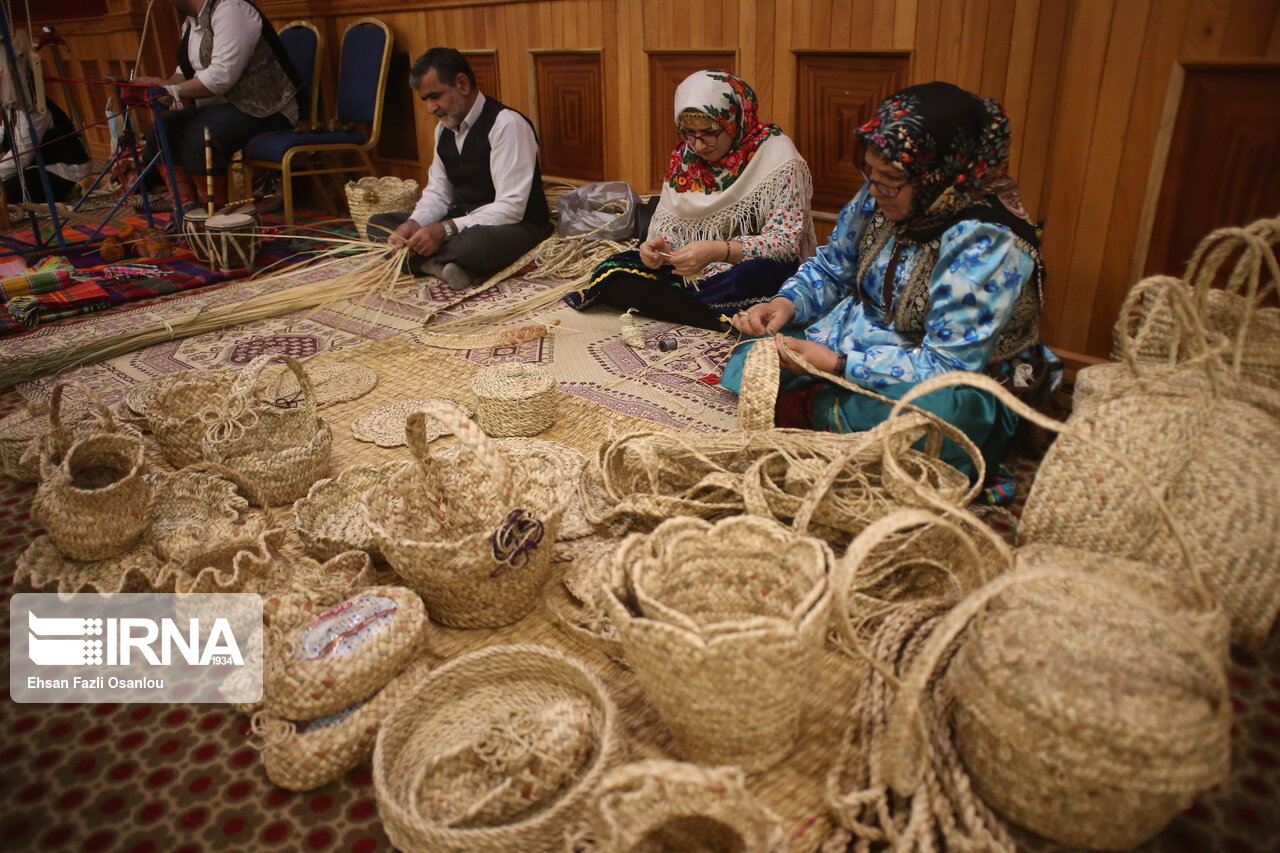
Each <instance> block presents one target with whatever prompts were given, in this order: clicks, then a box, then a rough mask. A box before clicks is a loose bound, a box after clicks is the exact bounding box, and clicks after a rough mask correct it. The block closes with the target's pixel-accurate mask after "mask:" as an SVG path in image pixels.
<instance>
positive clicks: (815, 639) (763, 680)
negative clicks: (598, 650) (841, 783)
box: [601, 516, 835, 772]
mask: <svg viewBox="0 0 1280 853" xmlns="http://www.w3.org/2000/svg"><path fill="white" fill-rule="evenodd" d="M834 561H835V557H834V555H833V554H832V552H831V548H830V546H828V545H827V544H826V543H825V542H823V541H821V540H819V539H815V538H813V537H810V536H804V535H801V534H798V533H796V532H795V531H793V530H790V529H789V528H787V527H784V526H783V525H781V524H779V523H777V522H776V521H772V520H769V519H763V518H757V517H753V516H739V517H735V518H728V519H724V520H723V521H720V522H717V523H715V524H711V523H709V522H706V521H704V520H702V519H699V518H673V519H669V520H667V521H665V522H663V523H662V524H660V525H659V526H658V527H657V529H656V530H654V531H653V533H649V534H633V535H631V536H629V537H628V538H627V539H626V540H625V541H624V542H623V543H622V547H620V548H619V549H618V551H617V553H616V554H615V555H614V558H613V567H612V571H611V574H610V577H609V581H608V583H606V584H605V585H604V587H603V589H602V590H601V599H602V601H603V604H604V608H605V611H606V613H607V615H608V616H609V618H610V619H611V620H612V622H613V624H614V626H616V628H617V631H618V635H619V638H620V640H621V645H622V649H623V652H624V654H625V656H626V659H627V662H628V663H629V664H630V665H631V668H632V669H633V670H634V671H635V674H636V678H637V679H638V680H639V681H640V685H641V686H642V687H643V688H644V691H645V694H646V695H647V696H648V697H649V701H651V702H652V703H653V705H654V707H656V708H657V709H658V714H659V715H660V716H661V717H662V721H663V722H664V723H666V725H667V728H669V729H670V730H671V733H672V735H673V737H674V741H675V752H676V754H677V755H679V756H680V757H681V758H684V759H686V760H689V761H695V762H698V763H700V764H730V763H731V764H736V765H738V766H740V767H742V768H743V769H744V770H747V771H748V772H751V771H756V770H762V769H764V768H767V767H770V766H772V765H773V764H776V763H777V762H778V761H780V760H782V758H783V757H785V756H786V755H787V753H789V752H790V751H791V749H792V747H793V746H794V745H795V741H796V738H797V737H798V735H799V730H800V713H801V710H802V705H803V703H801V702H799V701H797V700H796V697H797V696H800V695H802V694H803V693H804V692H805V691H806V690H809V689H811V686H812V684H813V683H814V681H815V679H816V678H817V675H818V669H819V667H820V666H821V655H822V647H823V644H824V642H825V640H826V635H827V629H828V627H829V624H830V616H831V585H830V572H831V569H832V565H833V563H834Z"/></svg>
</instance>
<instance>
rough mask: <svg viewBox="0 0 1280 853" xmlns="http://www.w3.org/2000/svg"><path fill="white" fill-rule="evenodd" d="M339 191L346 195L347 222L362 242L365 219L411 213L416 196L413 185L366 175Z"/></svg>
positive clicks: (365, 233) (366, 233)
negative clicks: (350, 223)
mask: <svg viewBox="0 0 1280 853" xmlns="http://www.w3.org/2000/svg"><path fill="white" fill-rule="evenodd" d="M343 189H344V190H345V191H346V194H347V206H348V207H349V208H350V209H351V221H352V222H353V223H355V226H356V230H357V231H359V232H360V239H362V240H367V239H369V230H368V229H369V217H371V216H376V215H377V214H379V213H403V212H406V211H411V210H413V208H414V206H415V205H417V203H418V196H419V195H420V193H419V191H418V182H417V181H415V180H412V179H401V178H397V177H394V176H393V175H386V176H383V177H381V178H375V177H373V176H372V175H369V176H366V177H363V178H361V179H360V180H358V181H347V183H346V186H345V187H344V188H343Z"/></svg>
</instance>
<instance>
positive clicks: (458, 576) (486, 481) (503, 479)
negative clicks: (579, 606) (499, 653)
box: [363, 403, 564, 628]
mask: <svg viewBox="0 0 1280 853" xmlns="http://www.w3.org/2000/svg"><path fill="white" fill-rule="evenodd" d="M429 417H432V418H437V419H439V420H441V421H443V422H444V423H445V425H446V426H448V427H449V428H450V430H451V431H452V432H453V434H454V435H456V436H458V438H459V439H460V440H461V441H462V443H463V445H464V446H465V447H466V448H468V452H461V453H458V454H457V455H456V456H455V457H454V458H453V459H451V460H448V461H444V460H440V459H439V458H438V457H435V456H432V455H431V453H430V451H429V450H428V448H427V443H426V440H425V433H426V426H425V424H426V419H427V418H429ZM405 431H406V437H407V438H408V442H409V449H410V451H412V453H413V455H414V457H415V458H416V459H417V460H418V461H417V463H416V464H411V465H406V466H405V467H404V468H402V469H401V470H400V471H399V472H397V473H396V474H394V475H393V476H392V477H391V480H390V481H389V482H388V483H387V484H386V485H377V486H374V487H373V488H371V489H370V490H369V491H368V492H366V493H365V495H364V498H363V501H364V508H365V516H366V519H367V523H368V525H369V530H370V531H371V532H372V533H373V537H374V540H375V541H376V542H377V545H378V549H379V550H380V551H381V552H382V555H383V556H384V557H385V558H386V560H387V562H388V563H390V564H391V566H392V568H394V569H395V570H396V571H397V572H398V573H399V574H400V576H401V577H403V578H404V579H405V581H406V582H407V583H408V584H409V585H410V586H412V587H413V588H414V589H416V590H418V592H419V593H421V595H422V597H423V598H424V599H425V600H426V602H427V607H428V609H429V610H430V611H431V618H432V619H434V620H435V621H437V622H440V623H442V624H445V625H449V626H451V627H455V628H497V627H501V626H503V625H509V624H511V623H512V622H515V621H516V620H518V619H520V618H521V617H523V616H524V615H525V614H526V613H528V612H529V611H530V610H532V609H533V607H534V606H535V605H536V604H537V603H538V601H539V600H540V598H541V593H542V588H543V586H544V585H545V583H546V581H547V579H548V577H549V573H550V569H551V554H552V550H553V546H554V544H555V540H556V535H557V532H558V531H559V528H560V519H561V517H562V515H563V513H564V504H563V503H552V504H551V505H549V506H548V505H545V504H544V505H542V506H538V505H536V504H534V503H533V502H532V501H531V500H530V499H529V495H527V494H526V492H525V489H524V480H525V477H526V476H527V475H525V474H524V473H522V472H518V471H515V470H514V469H513V468H512V466H511V465H510V464H509V463H508V462H507V460H506V458H505V457H504V455H503V454H502V452H501V451H499V450H498V449H497V448H496V447H494V446H493V444H492V442H491V441H490V440H489V438H488V436H486V435H485V434H484V432H483V431H481V429H480V428H479V426H477V425H476V423H475V422H474V421H472V420H471V419H470V418H468V417H466V416H465V415H464V414H462V413H461V412H460V411H459V410H458V409H457V408H456V407H454V406H450V405H448V404H443V403H433V404H431V405H428V406H424V407H423V408H422V409H420V410H419V411H416V412H413V413H411V414H410V415H409V417H408V418H407V420H406V424H405ZM539 494H541V495H544V496H546V495H550V496H551V497H550V499H551V500H555V493H553V492H548V491H547V490H545V489H540V490H539ZM544 499H545V498H544Z"/></svg>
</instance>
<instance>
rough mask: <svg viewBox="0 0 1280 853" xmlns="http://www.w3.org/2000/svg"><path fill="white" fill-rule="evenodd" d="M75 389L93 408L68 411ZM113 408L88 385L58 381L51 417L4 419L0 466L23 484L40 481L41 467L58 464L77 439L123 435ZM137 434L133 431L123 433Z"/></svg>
mask: <svg viewBox="0 0 1280 853" xmlns="http://www.w3.org/2000/svg"><path fill="white" fill-rule="evenodd" d="M69 390H75V391H77V392H79V393H80V394H81V395H83V396H84V397H85V398H86V399H88V400H89V403H90V404H91V408H89V409H87V410H86V409H75V410H71V411H68V410H67V409H66V407H65V406H64V403H63V397H64V396H65V394H66V392H67V391H69ZM121 431H122V430H121V428H120V427H119V426H118V425H117V424H116V419H115V416H114V415H113V414H112V413H111V409H110V408H109V407H108V406H107V405H106V404H105V403H104V402H102V400H101V399H100V398H99V397H98V395H97V394H95V393H94V392H93V390H92V389H90V388H89V386H87V385H83V384H81V383H79V382H75V381H65V382H59V383H57V384H56V385H54V386H53V393H52V395H51V396H50V398H49V410H48V416H47V417H46V416H44V415H42V414H35V413H32V412H30V411H27V412H23V413H22V414H19V415H17V416H16V417H14V416H10V417H9V418H5V420H4V422H3V425H0V464H3V467H4V472H5V473H6V474H8V475H9V476H10V477H13V478H14V479H15V480H18V481H20V482H23V483H38V482H40V476H41V468H42V466H43V465H45V464H49V463H53V464H56V463H57V462H58V461H59V460H60V459H61V458H62V455H63V454H64V453H66V452H67V448H68V447H70V446H71V442H72V441H74V440H75V439H76V438H80V437H83V436H87V435H94V434H97V433H113V432H121ZM123 431H125V432H129V433H130V434H136V432H134V431H132V430H123Z"/></svg>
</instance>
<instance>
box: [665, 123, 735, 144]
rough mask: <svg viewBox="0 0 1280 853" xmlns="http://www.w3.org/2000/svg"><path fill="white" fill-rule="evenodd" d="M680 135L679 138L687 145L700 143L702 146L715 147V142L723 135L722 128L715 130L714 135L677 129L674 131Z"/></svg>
mask: <svg viewBox="0 0 1280 853" xmlns="http://www.w3.org/2000/svg"><path fill="white" fill-rule="evenodd" d="M676 132H677V133H679V134H680V138H681V139H683V140H684V141H685V142H688V143H689V144H691V145H692V144H693V143H694V142H700V143H702V144H703V145H715V144H716V140H718V139H719V138H720V134H722V133H724V128H719V127H718V128H716V129H715V132H714V133H698V132H696V131H693V130H684V129H679V130H677V131H676Z"/></svg>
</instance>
